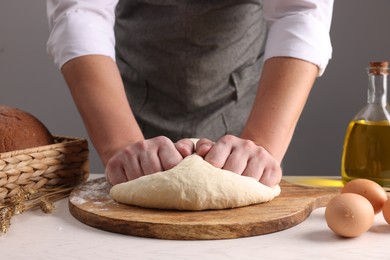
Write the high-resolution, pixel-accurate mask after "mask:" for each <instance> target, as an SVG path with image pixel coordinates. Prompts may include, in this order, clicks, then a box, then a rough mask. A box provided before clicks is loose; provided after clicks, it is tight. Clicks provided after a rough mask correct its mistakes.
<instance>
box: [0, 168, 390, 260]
mask: <svg viewBox="0 0 390 260" xmlns="http://www.w3.org/2000/svg"><path fill="white" fill-rule="evenodd" d="M93 177H102V175H93ZM55 205H56V211H55V212H54V213H52V214H44V213H42V212H41V211H40V210H35V211H28V212H24V213H23V214H21V215H18V216H15V217H14V218H13V219H12V225H11V228H10V230H9V231H8V233H6V234H4V235H2V236H0V259H1V260H3V259H4V260H5V259H7V260H8V259H12V260H13V259H88V260H89V259H200V260H205V259H240V260H241V259H316V260H317V259H390V250H389V248H390V225H388V224H387V223H386V222H385V221H384V219H383V217H382V215H381V214H378V215H376V217H375V222H374V225H373V226H372V228H371V229H370V230H369V231H368V232H367V233H364V234H363V235H361V236H360V237H357V238H353V239H344V238H340V237H338V236H336V235H335V234H334V233H332V232H331V231H330V230H329V228H328V227H327V225H326V222H325V218H324V211H325V209H324V208H320V209H317V210H315V211H314V212H313V213H312V214H311V215H310V217H309V218H308V219H307V220H305V221H304V222H303V223H301V224H299V225H297V226H295V227H293V228H290V229H287V230H284V231H281V232H277V233H273V234H267V235H262V236H256V237H249V238H239V239H228V240H212V241H210V240H208V241H204V240H202V241H172V240H159V239H150V238H142V237H132V236H126V235H120V234H116V233H110V232H106V231H102V230H99V229H95V228H92V227H89V226H87V225H85V224H83V223H81V222H79V221H78V220H76V219H75V218H73V216H72V215H71V214H70V213H69V210H68V201H67V199H63V200H61V201H58V202H56V204H55Z"/></svg>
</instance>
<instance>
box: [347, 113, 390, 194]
mask: <svg viewBox="0 0 390 260" xmlns="http://www.w3.org/2000/svg"><path fill="white" fill-rule="evenodd" d="M343 148H344V149H343V155H342V166H341V176H342V180H343V182H344V183H345V182H348V181H350V180H352V179H356V178H366V179H371V180H373V181H375V182H377V183H378V184H380V185H381V186H383V187H389V188H390V123H389V121H387V120H382V121H366V120H357V121H352V122H350V124H349V126H348V129H347V134H346V136H345V140H344V147H343Z"/></svg>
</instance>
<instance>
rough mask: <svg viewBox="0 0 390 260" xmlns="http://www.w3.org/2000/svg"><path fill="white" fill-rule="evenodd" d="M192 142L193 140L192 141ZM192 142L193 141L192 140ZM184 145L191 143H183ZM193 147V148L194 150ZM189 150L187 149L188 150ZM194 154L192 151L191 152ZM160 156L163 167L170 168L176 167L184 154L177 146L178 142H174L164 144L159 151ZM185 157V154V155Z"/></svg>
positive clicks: (164, 168)
mask: <svg viewBox="0 0 390 260" xmlns="http://www.w3.org/2000/svg"><path fill="white" fill-rule="evenodd" d="M190 142H191V141H190ZM191 143H192V142H191ZM182 144H183V145H184V146H187V149H188V147H189V146H188V145H190V144H186V142H183V143H182ZM192 147H194V144H193V143H192ZM192 149H193V148H191V150H192ZM188 151H189V150H187V152H188ZM191 154H192V153H191ZM188 155H189V154H188ZM158 157H159V158H160V163H161V167H162V169H163V170H165V171H166V170H169V169H172V168H173V167H175V166H176V165H177V164H178V163H179V162H180V161H182V160H183V155H182V154H181V153H180V152H179V150H178V149H177V147H176V144H175V145H174V144H173V143H172V144H170V145H166V146H162V147H161V148H160V149H159V151H158ZM184 157H185V156H184Z"/></svg>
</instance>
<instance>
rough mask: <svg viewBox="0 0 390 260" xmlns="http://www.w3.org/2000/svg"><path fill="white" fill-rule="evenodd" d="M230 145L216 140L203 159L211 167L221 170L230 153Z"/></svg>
mask: <svg viewBox="0 0 390 260" xmlns="http://www.w3.org/2000/svg"><path fill="white" fill-rule="evenodd" d="M231 149H232V147H231V143H229V142H225V141H224V140H218V141H217V142H216V143H215V144H214V145H213V146H212V147H211V148H210V150H209V151H208V153H207V154H206V156H205V157H204V159H205V160H206V161H207V162H209V163H210V164H211V165H213V166H215V167H217V168H222V167H223V166H224V165H225V163H226V161H227V159H228V158H229V155H230V153H231Z"/></svg>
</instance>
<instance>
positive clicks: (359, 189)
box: [341, 179, 387, 214]
mask: <svg viewBox="0 0 390 260" xmlns="http://www.w3.org/2000/svg"><path fill="white" fill-rule="evenodd" d="M341 193H356V194H359V195H361V196H363V197H365V198H366V199H368V201H370V203H371V205H372V207H373V208H374V212H375V214H378V213H379V212H381V210H382V207H383V204H384V203H385V201H386V200H387V194H386V191H385V190H384V189H383V188H382V187H381V186H380V185H379V184H378V183H376V182H374V181H371V180H368V179H354V180H351V181H349V182H347V183H346V184H345V186H344V187H343V188H342V189H341Z"/></svg>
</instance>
